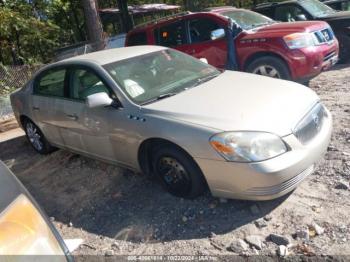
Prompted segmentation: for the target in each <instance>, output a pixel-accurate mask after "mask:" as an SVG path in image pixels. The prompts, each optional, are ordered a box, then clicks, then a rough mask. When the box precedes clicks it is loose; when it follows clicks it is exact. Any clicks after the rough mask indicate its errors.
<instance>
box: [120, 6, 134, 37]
mask: <svg viewBox="0 0 350 262" xmlns="http://www.w3.org/2000/svg"><path fill="white" fill-rule="evenodd" d="M117 4H118V8H119V10H120V15H121V20H122V27H123V28H122V31H123V32H129V31H130V30H131V29H132V27H133V24H132V20H131V17H130V14H129V10H128V1H127V0H117Z"/></svg>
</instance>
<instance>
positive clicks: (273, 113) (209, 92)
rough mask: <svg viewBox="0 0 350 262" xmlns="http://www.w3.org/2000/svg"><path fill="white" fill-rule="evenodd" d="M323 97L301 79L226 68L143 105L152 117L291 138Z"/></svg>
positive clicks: (218, 128)
mask: <svg viewBox="0 0 350 262" xmlns="http://www.w3.org/2000/svg"><path fill="white" fill-rule="evenodd" d="M318 100H319V98H318V96H317V95H316V94H315V93H314V92H313V91H311V90H310V89H309V88H307V87H305V86H303V85H300V84H297V83H293V82H290V81H285V80H277V79H272V78H268V77H264V76H258V75H253V74H248V73H241V72H232V71H226V72H224V73H222V74H221V75H220V76H218V77H216V78H215V79H213V80H211V81H209V82H206V83H204V84H202V85H200V86H197V87H195V88H192V89H189V90H187V91H184V92H182V93H180V94H177V95H175V96H172V97H169V98H166V99H163V100H161V101H158V102H155V103H152V104H149V105H146V106H144V107H143V108H142V109H143V110H144V113H145V115H148V116H153V117H161V118H165V119H175V120H177V121H181V122H189V123H192V124H196V125H200V126H205V127H210V128H212V129H216V130H219V131H237V130H254V131H265V132H271V133H275V134H277V135H280V136H286V135H289V134H291V132H292V129H293V127H294V126H295V125H296V124H297V122H298V121H299V120H301V118H302V117H303V116H304V115H305V114H306V113H307V112H308V110H310V108H311V107H312V106H313V105H314V104H315V103H316V102H317V101H318Z"/></svg>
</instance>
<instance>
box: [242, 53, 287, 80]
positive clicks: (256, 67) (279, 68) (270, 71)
mask: <svg viewBox="0 0 350 262" xmlns="http://www.w3.org/2000/svg"><path fill="white" fill-rule="evenodd" d="M246 69H247V70H246V71H247V72H249V73H253V74H257V75H262V76H269V77H272V78H278V79H285V80H290V79H291V76H290V73H289V69H288V66H287V65H286V63H285V62H284V61H282V60H281V59H279V58H277V57H273V56H266V57H260V58H257V59H255V60H253V61H252V62H251V63H250V64H249V65H248V66H247V68H246Z"/></svg>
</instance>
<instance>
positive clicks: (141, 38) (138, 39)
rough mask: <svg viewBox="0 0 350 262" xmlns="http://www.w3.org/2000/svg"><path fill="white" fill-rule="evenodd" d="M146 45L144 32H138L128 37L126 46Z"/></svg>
mask: <svg viewBox="0 0 350 262" xmlns="http://www.w3.org/2000/svg"><path fill="white" fill-rule="evenodd" d="M135 45H147V34H146V32H138V33H135V34H132V35H130V36H129V37H128V46H135Z"/></svg>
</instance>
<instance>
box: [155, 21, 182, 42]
mask: <svg viewBox="0 0 350 262" xmlns="http://www.w3.org/2000/svg"><path fill="white" fill-rule="evenodd" d="M154 38H155V39H156V44H157V45H161V46H166V47H176V46H179V45H183V44H187V41H186V32H185V27H184V23H183V21H179V22H176V23H173V24H170V25H166V26H162V27H160V28H157V29H156V30H155V31H154Z"/></svg>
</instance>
